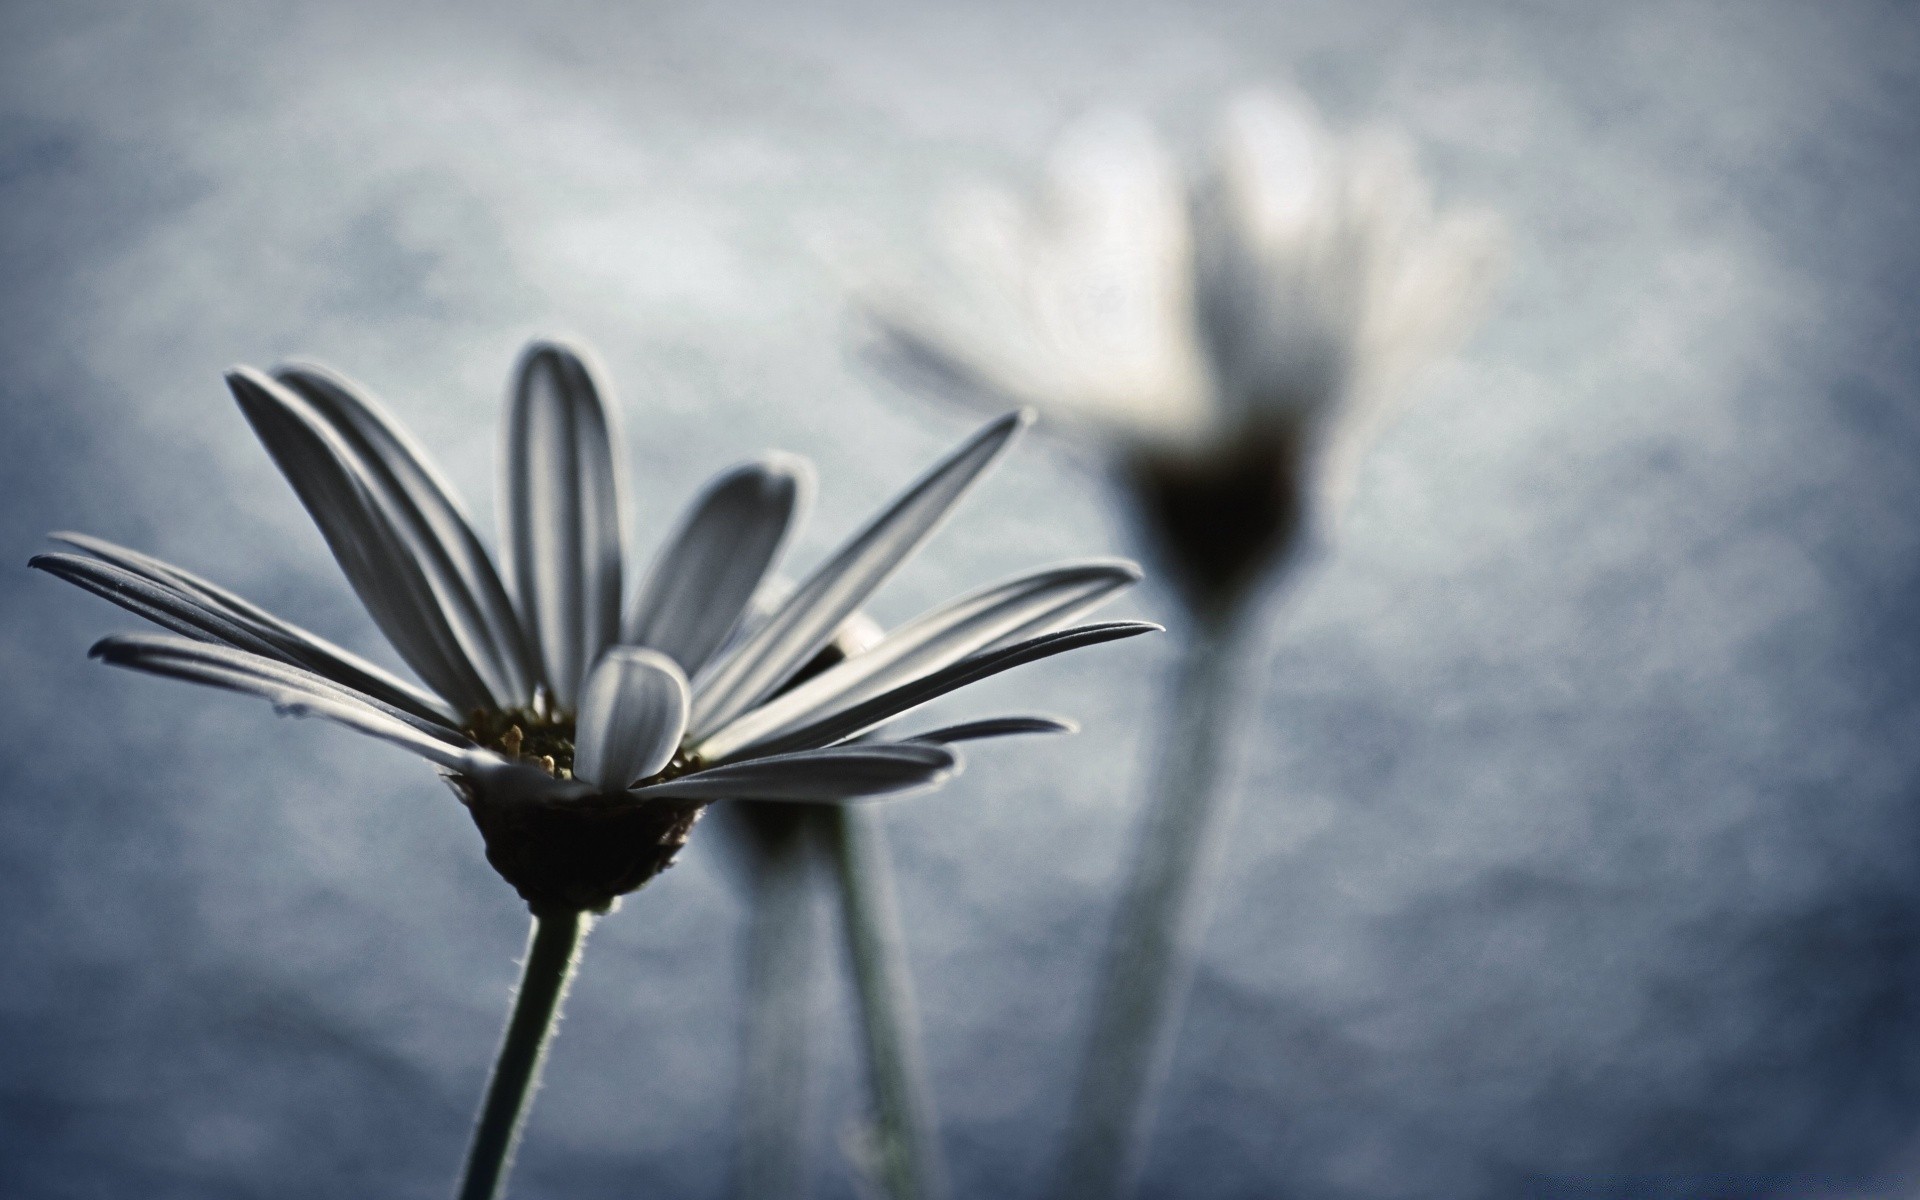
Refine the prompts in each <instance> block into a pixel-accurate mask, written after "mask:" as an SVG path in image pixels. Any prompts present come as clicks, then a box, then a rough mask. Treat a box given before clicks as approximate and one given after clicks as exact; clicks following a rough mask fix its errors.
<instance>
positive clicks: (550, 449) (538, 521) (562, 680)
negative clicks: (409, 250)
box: [501, 342, 621, 707]
mask: <svg viewBox="0 0 1920 1200" xmlns="http://www.w3.org/2000/svg"><path fill="white" fill-rule="evenodd" d="M601 390H602V389H601V388H600V386H599V385H598V384H597V383H596V381H595V374H594V372H593V370H592V369H591V368H590V367H589V366H588V365H587V363H586V361H585V360H584V359H583V357H582V355H581V353H580V352H579V351H576V350H574V349H572V348H570V347H567V346H562V345H559V344H557V343H554V342H535V343H534V344H533V345H531V346H529V347H527V350H526V352H525V353H524V354H522V355H521V357H520V365H519V367H518V368H517V370H516V371H515V375H514V385H513V397H512V399H511V401H510V403H509V405H508V408H507V420H506V448H505V463H506V471H505V479H504V481H503V485H504V486H503V488H502V491H501V495H502V497H503V498H504V501H505V504H506V521H505V525H506V531H507V534H506V544H505V546H504V547H503V551H504V556H505V559H506V564H507V577H508V579H510V580H511V581H512V583H513V594H514V598H515V599H516V600H517V601H518V602H519V606H520V618H521V623H522V626H523V628H525V629H526V630H527V632H528V634H529V635H530V636H531V637H532V638H533V640H534V642H535V643H536V645H537V646H538V649H539V654H540V658H541V661H542V664H543V667H544V670H545V678H546V682H547V684H548V685H549V686H550V687H551V688H552V689H553V694H554V699H555V700H556V701H557V702H558V703H559V704H561V705H563V706H569V707H570V706H571V705H572V703H573V699H574V696H575V694H576V692H577V691H578V689H579V685H580V680H581V677H582V676H583V675H585V673H586V672H587V670H588V669H589V668H591V667H592V665H593V663H594V662H595V660H597V659H598V658H599V657H600V652H601V651H602V650H605V649H606V648H607V647H608V646H610V645H612V644H613V643H614V642H615V641H616V640H618V638H619V636H620V547H621V535H620V483H619V477H618V474H617V472H616V468H615V465H614V455H613V431H612V428H611V417H610V414H609V413H608V411H607V409H606V407H605V406H604V405H603V404H602V403H601V400H600V393H601Z"/></svg>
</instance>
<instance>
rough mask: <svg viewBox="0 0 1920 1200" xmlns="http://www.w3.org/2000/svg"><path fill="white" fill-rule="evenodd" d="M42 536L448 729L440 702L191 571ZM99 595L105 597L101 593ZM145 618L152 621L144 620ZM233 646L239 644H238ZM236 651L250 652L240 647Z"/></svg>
mask: <svg viewBox="0 0 1920 1200" xmlns="http://www.w3.org/2000/svg"><path fill="white" fill-rule="evenodd" d="M47 536H48V537H50V538H52V539H53V540H54V541H56V542H64V543H66V544H67V545H69V546H72V547H74V548H75V549H78V550H83V551H85V552H86V553H88V554H91V555H93V556H94V557H95V558H97V559H100V560H102V561H103V562H107V563H110V564H112V565H113V566H116V567H119V568H120V569H122V570H124V571H127V572H129V573H131V574H133V575H134V576H136V577H138V578H140V579H142V580H145V581H146V582H147V583H150V584H152V585H154V586H156V587H160V588H165V589H170V590H171V591H173V592H174V593H177V594H178V596H179V597H180V598H181V600H182V601H183V602H198V603H200V604H203V605H205V606H206V607H207V608H209V609H211V610H212V611H213V612H215V613H218V614H219V615H221V616H224V617H225V618H227V619H228V620H230V621H232V622H233V623H234V624H236V625H239V626H241V627H242V628H244V629H245V630H247V632H249V633H250V634H252V635H253V636H254V637H257V638H259V639H260V640H261V641H264V642H267V643H270V644H271V645H272V646H273V648H274V650H275V651H276V653H275V654H274V655H273V657H277V658H281V659H284V660H285V661H287V662H290V663H293V664H294V665H295V666H301V667H305V668H307V669H308V670H310V671H312V672H314V673H315V674H318V675H322V676H325V677H326V678H328V679H331V680H333V681H334V682H336V683H340V684H344V685H345V686H347V687H350V688H352V689H354V690H355V691H359V692H365V693H366V694H367V695H369V696H372V697H374V698H375V699H378V700H380V701H381V702H383V703H386V704H390V705H392V706H393V707H395V708H400V709H404V710H406V711H407V712H410V713H413V714H414V715H415V716H419V717H425V718H427V719H428V720H431V721H435V722H437V723H439V724H442V725H447V726H452V725H453V721H452V719H451V716H450V714H449V713H448V712H447V708H446V704H445V702H444V701H442V700H440V699H439V698H438V697H437V696H434V695H432V694H431V693H429V692H426V691H424V690H422V689H421V688H419V687H416V686H415V685H413V684H411V683H408V682H407V681H406V680H404V679H401V678H400V677H399V676H397V675H394V674H392V673H391V672H389V671H385V670H382V669H381V668H380V667H377V666H375V665H374V664H373V663H370V662H368V661H367V660H366V659H364V658H361V657H360V656H359V655H357V654H354V653H353V652H351V651H349V650H346V649H343V648H342V647H339V646H336V645H334V644H333V643H332V642H330V641H328V640H327V639H325V638H323V637H321V636H320V635H319V634H317V633H313V632H311V631H309V630H306V629H302V628H301V627H300V626H298V625H295V624H293V623H292V622H291V621H283V620H281V619H280V618H279V617H276V616H274V615H273V614H272V613H270V612H268V611H267V610H266V609H264V608H261V607H260V606H258V605H256V604H252V603H249V602H248V601H247V600H245V599H242V598H241V597H240V596H238V595H235V594H234V593H233V592H230V591H228V590H227V589H225V588H223V587H221V586H219V585H218V584H215V583H211V582H209V581H207V580H205V579H202V578H201V577H200V576H198V575H195V574H194V573H193V572H191V571H188V570H185V569H183V568H181V567H176V566H174V565H173V564H172V563H168V562H162V561H161V560H160V559H157V558H154V557H153V556H152V555H149V554H142V553H140V552H139V551H138V550H130V549H128V548H127V547H125V546H120V545H116V544H115V543H113V542H109V541H107V540H106V539H104V538H97V537H90V536H88V535H86V534H83V533H69V532H60V533H51V534H48V535H47ZM89 590H91V589H89ZM99 594H101V595H105V593H99ZM106 598H107V599H109V600H114V601H115V603H119V600H118V598H117V597H114V596H107V597H106ZM141 615H143V616H146V615H147V614H145V613H142V614H141ZM148 619H149V620H154V619H155V618H153V617H148ZM234 644H235V645H240V643H238V642H236V643H234ZM241 648H242V649H249V648H251V647H248V646H244V645H242V646H241Z"/></svg>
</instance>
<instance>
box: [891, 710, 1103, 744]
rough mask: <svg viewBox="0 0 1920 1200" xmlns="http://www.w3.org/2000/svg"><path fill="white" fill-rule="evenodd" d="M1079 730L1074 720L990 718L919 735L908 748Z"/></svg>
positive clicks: (942, 727)
mask: <svg viewBox="0 0 1920 1200" xmlns="http://www.w3.org/2000/svg"><path fill="white" fill-rule="evenodd" d="M1078 729H1079V727H1078V726H1076V725H1075V724H1074V723H1073V722H1072V721H1058V720H1055V719H1054V718H1052V717H987V718H984V719H983V720H979V721H963V722H961V723H960V724H958V725H943V726H941V727H940V728H939V729H929V730H927V731H926V732H925V733H916V734H914V735H913V736H912V737H910V738H907V739H906V742H907V744H908V745H915V744H919V743H929V742H930V743H932V744H934V745H936V746H950V745H952V744H953V743H955V742H971V741H977V740H979V739H980V738H997V737H1009V736H1012V735H1015V734H1022V733H1076V732H1078Z"/></svg>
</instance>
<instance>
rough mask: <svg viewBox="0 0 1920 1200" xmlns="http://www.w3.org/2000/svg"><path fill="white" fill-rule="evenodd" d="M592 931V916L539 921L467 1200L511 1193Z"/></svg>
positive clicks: (478, 1130)
mask: <svg viewBox="0 0 1920 1200" xmlns="http://www.w3.org/2000/svg"><path fill="white" fill-rule="evenodd" d="M590 923H591V918H589V917H588V916H587V915H586V914H585V913H578V912H571V913H551V914H548V915H546V916H537V915H536V916H535V917H534V919H533V934H532V937H531V940H530V941H529V943H528V946H527V962H526V966H525V968H524V969H523V970H522V971H521V974H520V990H519V993H518V994H517V995H515V996H514V1000H513V1015H512V1016H510V1017H508V1018H507V1034H506V1038H505V1040H504V1041H502V1042H501V1045H500V1057H499V1058H498V1059H496V1060H495V1062H494V1065H493V1078H492V1079H491V1080H489V1081H488V1083H487V1098H486V1100H485V1101H484V1102H483V1103H482V1104H481V1106H480V1119H479V1122H478V1123H477V1124H476V1125H475V1126H474V1130H473V1145H472V1147H471V1148H470V1149H469V1150H468V1151H467V1166H466V1171H465V1172H464V1173H463V1174H462V1176H461V1179H460V1191H459V1197H460V1200H495V1198H496V1197H498V1196H501V1195H504V1194H505V1191H506V1182H507V1169H508V1167H509V1165H510V1164H511V1163H512V1162H513V1152H514V1149H515V1147H516V1146H517V1145H518V1144H519V1141H520V1130H521V1128H522V1126H523V1125H524V1124H525V1122H526V1116H527V1108H528V1106H529V1102H530V1101H531V1100H532V1098H533V1091H534V1086H535V1085H536V1084H537V1083H538V1082H539V1079H540V1067H541V1065H542V1064H543V1063H544V1061H545V1059H546V1054H547V1044H548V1042H550V1041H551V1040H552V1038H553V1031H554V1027H555V1025H556V1024H557V1023H558V1020H559V1016H560V1001H561V999H562V997H564V996H565V995H566V991H567V985H568V984H569V983H570V982H572V980H573V972H574V969H575V968H576V967H578V966H579V963H580V944H581V942H582V941H583V940H584V939H585V937H586V933H587V926H588V925H589V924H590Z"/></svg>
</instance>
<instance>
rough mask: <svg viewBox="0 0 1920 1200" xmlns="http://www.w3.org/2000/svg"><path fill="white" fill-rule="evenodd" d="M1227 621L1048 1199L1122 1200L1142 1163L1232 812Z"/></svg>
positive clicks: (1127, 927)
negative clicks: (1226, 779) (1225, 766)
mask: <svg viewBox="0 0 1920 1200" xmlns="http://www.w3.org/2000/svg"><path fill="white" fill-rule="evenodd" d="M1236 627H1237V626H1236V623H1235V622H1234V621H1233V620H1232V619H1231V618H1230V617H1220V618H1216V619H1214V620H1211V621H1203V622H1201V623H1199V624H1198V625H1197V626H1196V628H1195V630H1194V633H1193V637H1192V641H1191V642H1190V644H1189V646H1188V649H1187V654H1186V658H1185V661H1184V662H1183V663H1182V665H1181V670H1180V675H1179V678H1178V682H1177V684H1176V687H1175V692H1174V696H1173V703H1174V710H1173V720H1172V723H1171V726H1170V728H1169V731H1168V740H1167V744H1166V745H1165V747H1164V748H1163V750H1162V754H1161V760H1160V765H1159V771H1158V774H1157V776H1156V782H1155V787H1154V790H1153V793H1152V794H1151V796H1150V797H1149V799H1148V807H1147V812H1146V814H1145V820H1144V822H1143V824H1142V825H1141V827H1140V832H1139V841H1138V843H1137V844H1136V846H1135V848H1134V858H1133V862H1132V865H1131V868H1130V870H1129V872H1128V875H1127V878H1126V882H1125V884H1124V887H1123V891H1122V892H1121V898H1120V904H1119V907H1118V909H1117V911H1116V912H1115V915H1114V922H1113V927H1112V932H1111V940H1110V941H1109V942H1108V944H1107V950H1106V958H1105V961H1104V965H1103V968H1102V974H1101V978H1100V982H1099V985H1098V991H1097V992H1096V993H1095V999H1094V1005H1093V1010H1092V1011H1093V1019H1092V1025H1091V1031H1090V1035H1089V1038H1088V1041H1087V1045H1086V1050H1085V1055H1086V1057H1085V1058H1084V1059H1083V1060H1082V1062H1081V1064H1080V1074H1079V1080H1078V1084H1077V1090H1076V1091H1075V1094H1074V1102H1073V1109H1072V1111H1071V1112H1070V1114H1069V1116H1068V1125H1067V1135H1066V1144H1065V1147H1064V1149H1063V1151H1062V1154H1061V1157H1060V1160H1059V1165H1058V1171H1057V1174H1056V1175H1055V1177H1054V1180H1053V1189H1052V1192H1051V1195H1052V1196H1053V1197H1055V1200H1114V1198H1116V1197H1120V1196H1124V1195H1126V1194H1128V1192H1129V1191H1130V1190H1131V1189H1132V1187H1133V1184H1134V1181H1135V1179H1136V1178H1137V1176H1138V1174H1139V1171H1140V1167H1141V1166H1142V1163H1143V1161H1144V1158H1145V1149H1146V1141H1147V1135H1148V1133H1149V1131H1150V1129H1151V1125H1152V1119H1153V1106H1154V1093H1155V1092H1156V1091H1157V1090H1158V1087H1159V1084H1160V1081H1161V1079H1162V1078H1163V1077H1164V1076H1165V1074H1166V1069H1167V1065H1168V1062H1169V1060H1170V1059H1171V1056H1172V1048H1173V1041H1174V1033H1175V1032H1176V1030H1177V1027H1178V1024H1179V1018H1180V1012H1181V1009H1182V1007H1183V1006H1184V1004H1185V1001H1186V995H1187V990H1188V986H1189V984H1190V983H1191V981H1192V978H1193V967H1194V958H1195V954H1196V952H1197V950H1198V946H1199V942H1200V937H1201V933H1202V931H1203V929H1204V927H1205V924H1206V916H1207V910H1208V902H1209V900H1210V896H1209V893H1210V891H1211V888H1210V883H1211V880H1212V879H1213V877H1214V876H1215V875H1217V874H1218V864H1219V860H1220V857H1221V850H1222V848H1223V843H1224V838H1223V834H1224V832H1225V830H1226V828H1227V825H1228V823H1229V819H1230V817H1231V815H1232V796H1231V793H1230V790H1229V789H1226V788H1223V787H1221V786H1220V784H1221V775H1222V772H1221V769H1220V768H1221V757H1222V749H1223V747H1225V746H1227V745H1230V744H1231V739H1230V737H1229V733H1230V729H1231V720H1232V712H1233V707H1234V706H1233V704H1232V700H1233V692H1234V685H1235V682H1236V657H1237V653H1236V652H1237V650H1238V648H1239V639H1238V638H1237V637H1236V636H1235V629H1236Z"/></svg>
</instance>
